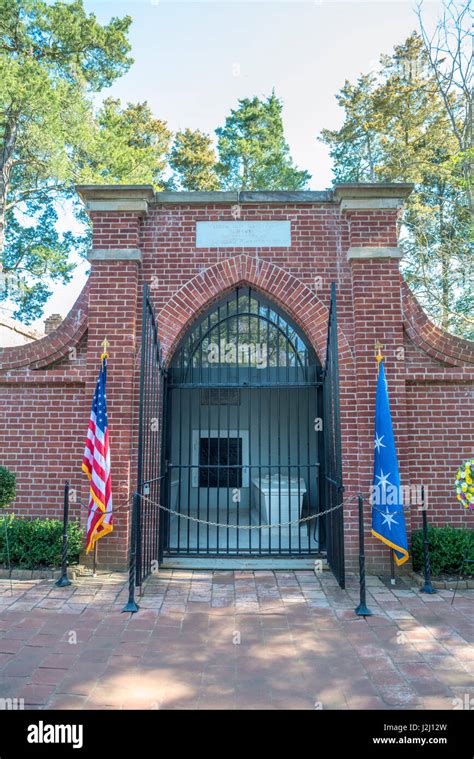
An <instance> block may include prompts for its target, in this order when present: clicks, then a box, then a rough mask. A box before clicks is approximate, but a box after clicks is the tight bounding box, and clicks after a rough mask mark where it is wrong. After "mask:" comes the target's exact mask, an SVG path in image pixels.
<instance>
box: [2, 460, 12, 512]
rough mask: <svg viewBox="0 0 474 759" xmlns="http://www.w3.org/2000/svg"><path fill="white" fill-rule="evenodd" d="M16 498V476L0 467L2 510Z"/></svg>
mask: <svg viewBox="0 0 474 759" xmlns="http://www.w3.org/2000/svg"><path fill="white" fill-rule="evenodd" d="M15 497H16V475H15V474H14V473H13V472H10V470H9V469H7V468H6V467H5V466H0V508H3V507H4V506H9V505H10V503H11V502H12V501H14V500H15Z"/></svg>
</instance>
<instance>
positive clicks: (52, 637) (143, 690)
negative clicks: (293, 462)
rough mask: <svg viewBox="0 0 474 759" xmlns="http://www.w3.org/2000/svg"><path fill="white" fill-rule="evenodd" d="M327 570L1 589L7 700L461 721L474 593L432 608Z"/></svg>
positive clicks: (472, 654) (471, 657)
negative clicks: (445, 713) (377, 713)
mask: <svg viewBox="0 0 474 759" xmlns="http://www.w3.org/2000/svg"><path fill="white" fill-rule="evenodd" d="M368 583H369V593H368V599H367V600H368V604H369V606H370V607H371V609H372V610H373V611H374V616H373V617H372V618H367V619H365V620H364V619H362V618H357V617H355V615H354V613H353V609H354V607H355V605H356V603H357V592H358V589H357V581H356V579H355V578H350V579H349V582H348V589H347V590H345V591H342V590H340V589H339V588H338V586H337V584H336V582H335V580H334V578H333V577H332V575H330V574H329V573H328V572H325V573H324V574H323V576H322V577H315V575H314V574H312V573H311V572H295V573H292V572H285V573H283V572H277V573H272V572H257V573H254V572H214V573H212V572H202V571H201V572H184V571H173V572H171V571H166V572H160V575H159V576H156V577H153V578H152V579H151V580H150V581H149V582H148V585H147V588H146V592H145V594H144V596H143V597H142V599H141V601H140V605H141V610H140V612H139V613H138V614H136V615H133V616H130V615H127V614H122V613H121V608H122V606H123V604H124V602H125V600H126V584H125V582H124V575H118V574H115V575H107V576H103V577H98V578H95V579H94V578H83V579H81V580H80V581H78V582H77V583H75V584H74V585H73V586H71V587H69V588H64V589H60V588H56V587H55V585H54V583H53V581H49V580H47V581H46V580H38V581H32V580H29V581H14V582H13V595H11V591H10V583H9V581H8V580H0V696H1V697H3V698H5V697H7V698H8V697H10V698H23V699H24V704H25V708H61V709H66V708H74V709H76V708H77V709H81V708H86V709H87V708H101V709H104V708H111V709H116V708H137V709H182V708H192V709H195V708H220V709H233V708H238V709H251V708H270V709H272V708H273V709H287V708H289V709H315V708H323V709H347V708H349V709H378V708H382V709H405V708H416V709H423V708H437V709H452V708H453V703H452V702H453V699H455V698H460V699H463V702H464V703H465V702H466V699H469V698H473V697H474V651H473V646H472V642H473V639H474V614H473V600H474V591H472V590H470V591H469V590H463V591H461V592H459V594H458V595H457V597H456V601H455V603H454V605H453V606H451V605H450V600H451V597H452V592H451V591H440V592H438V593H437V594H436V595H434V596H426V595H422V594H420V593H419V591H418V588H414V587H410V586H409V585H402V586H400V587H398V588H395V589H393V588H390V587H386V586H385V585H384V584H383V582H381V580H379V579H378V578H375V577H370V578H368Z"/></svg>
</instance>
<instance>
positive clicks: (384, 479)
mask: <svg viewBox="0 0 474 759" xmlns="http://www.w3.org/2000/svg"><path fill="white" fill-rule="evenodd" d="M390 474H391V473H390V472H388V473H387V474H384V473H383V469H381V470H380V474H376V475H375V477H376V478H377V480H379V483H378V484H379V485H380V486H381V487H382V488H386V487H387V485H391V484H392V483H391V482H390V480H389V479H388V478H389V477H390Z"/></svg>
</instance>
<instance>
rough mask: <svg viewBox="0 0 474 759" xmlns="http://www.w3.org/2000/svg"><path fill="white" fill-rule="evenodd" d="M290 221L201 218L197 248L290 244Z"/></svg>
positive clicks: (197, 234)
mask: <svg viewBox="0 0 474 759" xmlns="http://www.w3.org/2000/svg"><path fill="white" fill-rule="evenodd" d="M290 245H291V222H290V221H198V222H196V248H288V247H289V246H290Z"/></svg>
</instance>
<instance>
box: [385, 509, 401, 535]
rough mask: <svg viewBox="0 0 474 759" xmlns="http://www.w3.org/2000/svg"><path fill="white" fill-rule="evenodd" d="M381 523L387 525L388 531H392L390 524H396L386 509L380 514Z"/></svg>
mask: <svg viewBox="0 0 474 759" xmlns="http://www.w3.org/2000/svg"><path fill="white" fill-rule="evenodd" d="M382 518H383V523H384V524H386V525H387V527H388V529H389V530H391V529H392V524H398V522H396V521H395V515H394V514H391V513H390V512H389V511H388V509H387V511H385V512H384V513H383V514H382Z"/></svg>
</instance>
